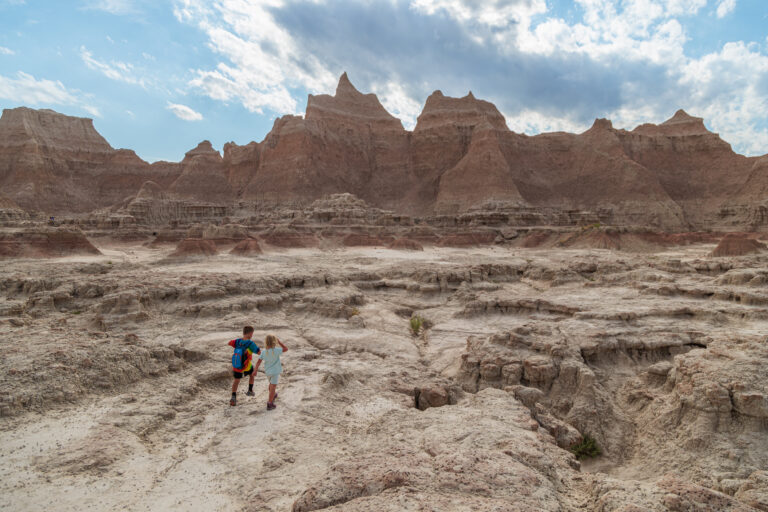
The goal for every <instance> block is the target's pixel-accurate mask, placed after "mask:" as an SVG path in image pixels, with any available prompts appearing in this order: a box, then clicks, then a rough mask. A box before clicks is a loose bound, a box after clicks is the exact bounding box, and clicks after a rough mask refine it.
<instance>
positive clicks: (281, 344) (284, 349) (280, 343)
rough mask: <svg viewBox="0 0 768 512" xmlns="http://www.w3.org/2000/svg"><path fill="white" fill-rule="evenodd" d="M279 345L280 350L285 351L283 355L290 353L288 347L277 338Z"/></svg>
mask: <svg viewBox="0 0 768 512" xmlns="http://www.w3.org/2000/svg"><path fill="white" fill-rule="evenodd" d="M277 344H278V345H280V348H281V349H283V353H286V352H288V347H286V346H285V345H283V342H282V341H280V338H277Z"/></svg>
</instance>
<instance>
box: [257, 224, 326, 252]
mask: <svg viewBox="0 0 768 512" xmlns="http://www.w3.org/2000/svg"><path fill="white" fill-rule="evenodd" d="M259 238H261V240H263V241H264V243H267V244H269V245H274V246H275V247H282V248H284V249H290V248H299V249H300V248H309V247H317V246H318V245H320V239H319V238H318V237H317V235H315V234H314V233H311V232H301V231H297V230H295V229H292V228H286V227H275V228H273V229H271V230H270V231H268V232H266V233H263V234H261V235H259Z"/></svg>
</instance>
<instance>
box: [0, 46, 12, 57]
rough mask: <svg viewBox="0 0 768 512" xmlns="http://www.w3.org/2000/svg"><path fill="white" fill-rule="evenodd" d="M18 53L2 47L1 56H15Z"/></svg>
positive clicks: (0, 47) (0, 49)
mask: <svg viewBox="0 0 768 512" xmlns="http://www.w3.org/2000/svg"><path fill="white" fill-rule="evenodd" d="M15 54H16V52H14V51H13V50H11V49H10V48H6V47H5V46H0V55H15Z"/></svg>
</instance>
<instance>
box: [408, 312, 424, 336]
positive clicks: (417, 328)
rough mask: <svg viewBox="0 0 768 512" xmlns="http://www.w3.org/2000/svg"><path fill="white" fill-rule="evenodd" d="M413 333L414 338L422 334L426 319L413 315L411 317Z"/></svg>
mask: <svg viewBox="0 0 768 512" xmlns="http://www.w3.org/2000/svg"><path fill="white" fill-rule="evenodd" d="M410 321H411V332H412V333H413V335H414V336H418V335H419V333H421V329H422V328H423V327H424V319H423V318H421V317H420V316H419V315H413V316H412V317H411V320H410Z"/></svg>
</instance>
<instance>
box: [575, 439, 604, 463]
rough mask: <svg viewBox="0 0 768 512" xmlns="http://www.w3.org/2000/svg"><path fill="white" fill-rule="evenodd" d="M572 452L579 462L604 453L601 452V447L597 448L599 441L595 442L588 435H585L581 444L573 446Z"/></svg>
mask: <svg viewBox="0 0 768 512" xmlns="http://www.w3.org/2000/svg"><path fill="white" fill-rule="evenodd" d="M571 452H572V453H573V454H574V455H575V456H576V458H577V459H579V460H582V459H586V458H590V459H592V458H594V457H597V456H598V455H601V454H602V453H603V452H602V451H601V450H600V447H599V446H597V441H595V438H594V437H592V436H588V435H585V436H584V437H583V438H582V440H581V442H580V443H578V444H575V445H573V446H571Z"/></svg>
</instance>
